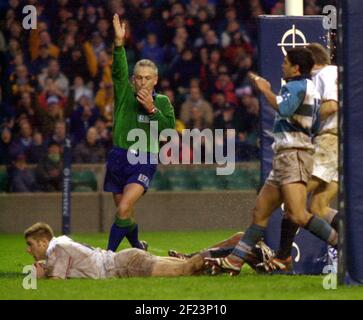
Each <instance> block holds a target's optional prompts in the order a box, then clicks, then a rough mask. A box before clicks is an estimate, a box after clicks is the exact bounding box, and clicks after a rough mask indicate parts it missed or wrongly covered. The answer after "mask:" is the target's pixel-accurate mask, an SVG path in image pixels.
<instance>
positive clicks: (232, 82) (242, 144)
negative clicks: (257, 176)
mask: <svg viewBox="0 0 363 320" xmlns="http://www.w3.org/2000/svg"><path fill="white" fill-rule="evenodd" d="M27 4H30V5H34V6H35V7H36V9H37V29H33V30H25V29H24V28H23V26H22V21H23V18H24V16H25V15H24V14H23V13H22V10H23V7H24V6H25V5H27ZM323 5H324V1H319V0H309V1H305V14H320V13H321V9H322V6H323ZM0 6H1V7H0V12H1V15H2V16H1V19H0V21H1V28H0V30H1V31H0V60H1V64H0V137H1V138H0V165H5V166H7V168H8V175H9V177H10V185H9V191H11V192H22V191H37V190H44V191H57V190H60V188H61V183H60V182H61V168H62V151H63V144H64V141H65V137H66V131H67V130H66V120H67V119H69V132H70V136H71V140H72V146H73V148H72V153H73V162H74V163H103V162H104V161H105V155H106V153H107V151H108V150H109V149H110V147H111V146H112V139H111V128H112V111H113V84H112V80H111V64H112V54H111V53H112V46H113V43H112V40H113V31H112V25H111V21H112V15H113V13H118V15H119V16H120V17H121V19H124V20H125V21H126V22H127V30H128V33H129V34H128V38H127V43H126V44H125V48H126V52H127V58H128V61H129V70H130V71H132V69H133V64H134V63H136V61H137V60H138V59H143V58H146V59H150V60H152V61H154V62H155V63H156V64H157V66H158V68H159V74H160V75H159V83H158V86H157V91H159V92H161V93H164V94H166V95H167V96H168V97H169V99H170V100H171V102H172V104H173V106H174V108H175V115H176V117H177V119H178V120H177V130H178V131H179V132H180V134H182V133H181V132H182V129H184V128H188V129H193V128H197V129H200V130H202V129H205V128H211V129H229V128H233V129H236V161H249V160H255V159H258V132H257V130H258V116H259V103H258V99H257V97H256V95H255V93H254V91H253V88H252V87H251V85H250V84H249V82H248V80H247V77H246V75H247V72H248V71H250V70H255V69H256V58H257V52H256V46H257V43H256V42H257V17H258V16H259V15H261V14H284V1H277V0H243V1H242V0H220V1H218V0H179V1H178V0H156V1H151V0H150V1H144V0H109V1H102V0H28V1H21V0H9V1H8V3H5V4H1V5H0ZM181 149H182V150H183V148H181ZM183 154H184V152H183V153H182V156H183ZM189 155H190V150H185V155H184V156H189ZM28 164H34V167H35V168H34V167H32V168H29V166H28Z"/></svg>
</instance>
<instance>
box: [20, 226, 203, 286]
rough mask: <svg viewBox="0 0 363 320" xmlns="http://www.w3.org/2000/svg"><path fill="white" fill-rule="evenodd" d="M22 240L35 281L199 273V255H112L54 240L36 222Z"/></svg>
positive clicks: (65, 239)
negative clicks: (33, 269) (182, 257)
mask: <svg viewBox="0 0 363 320" xmlns="http://www.w3.org/2000/svg"><path fill="white" fill-rule="evenodd" d="M24 237H25V240H26V243H27V245H28V249H27V251H28V253H29V254H31V255H32V256H33V257H34V260H35V261H36V262H35V266H36V270H37V277H38V278H44V277H47V278H50V279H67V278H92V279H104V278H111V277H148V276H149V277H157V276H162V277H176V276H188V275H193V274H197V273H199V272H200V271H202V269H203V257H202V256H201V255H195V256H194V257H192V258H191V259H188V260H182V259H178V258H172V257H158V256H153V255H151V254H150V253H148V252H146V251H144V250H141V249H137V248H131V249H125V250H121V251H119V252H117V253H115V252H113V251H110V250H108V251H106V250H102V249H99V248H92V247H90V246H88V245H84V244H81V243H79V242H76V241H73V240H72V239H70V238H68V237H67V236H60V237H54V234H53V230H52V228H51V227H50V226H49V225H48V224H45V223H40V222H38V223H36V224H34V225H32V226H31V227H29V228H28V229H26V230H25V232H24Z"/></svg>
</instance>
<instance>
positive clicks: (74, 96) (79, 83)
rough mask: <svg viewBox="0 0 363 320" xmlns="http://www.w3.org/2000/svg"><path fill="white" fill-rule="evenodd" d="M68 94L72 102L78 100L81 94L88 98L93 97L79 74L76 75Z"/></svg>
mask: <svg viewBox="0 0 363 320" xmlns="http://www.w3.org/2000/svg"><path fill="white" fill-rule="evenodd" d="M69 96H70V98H71V100H72V101H73V102H74V101H78V100H79V98H80V97H82V96H87V97H88V98H89V99H93V91H92V90H91V89H90V88H89V87H87V86H86V85H85V83H84V79H83V78H82V77H81V76H76V77H75V78H74V81H73V86H72V87H71V90H70V94H69Z"/></svg>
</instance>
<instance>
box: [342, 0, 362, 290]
mask: <svg viewBox="0 0 363 320" xmlns="http://www.w3.org/2000/svg"><path fill="white" fill-rule="evenodd" d="M341 5H342V9H343V10H342V25H343V37H342V39H343V44H342V46H341V47H342V49H343V65H344V68H343V92H344V95H343V108H342V110H343V118H344V138H343V143H344V154H343V156H344V182H343V188H344V189H343V192H344V196H345V222H346V224H345V235H346V237H345V248H346V254H345V256H346V272H347V277H346V283H347V284H363V201H362V198H363V197H362V195H363V126H362V122H363V108H362V101H363V86H362V75H363V63H362V51H363V37H362V35H363V25H362V16H363V6H362V1H360V0H354V1H353V0H346V1H342V2H341Z"/></svg>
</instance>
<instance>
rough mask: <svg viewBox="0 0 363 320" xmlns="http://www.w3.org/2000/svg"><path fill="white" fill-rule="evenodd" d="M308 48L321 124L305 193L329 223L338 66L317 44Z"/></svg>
mask: <svg viewBox="0 0 363 320" xmlns="http://www.w3.org/2000/svg"><path fill="white" fill-rule="evenodd" d="M308 49H309V50H310V51H311V52H312V53H313V57H314V60H315V66H314V68H313V72H312V75H313V77H312V80H313V82H314V84H315V87H316V89H317V90H318V92H319V93H320V95H321V107H320V118H321V124H320V127H319V131H318V133H317V135H316V137H315V139H314V145H315V154H314V168H313V173H312V179H311V181H310V182H309V184H308V192H312V193H313V194H312V199H311V204H310V208H311V211H312V212H314V213H315V214H318V215H319V216H321V217H324V218H325V219H326V220H327V221H328V222H330V223H332V222H333V221H334V218H337V217H336V211H335V210H333V209H331V208H330V202H331V201H332V199H333V198H334V197H335V196H336V194H337V192H338V68H337V67H336V66H333V65H330V64H331V61H330V56H329V54H328V52H327V51H326V49H325V48H324V47H323V46H322V45H321V44H318V43H312V44H310V45H309V46H308ZM336 224H337V222H336V221H335V222H333V227H334V225H335V227H336Z"/></svg>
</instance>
